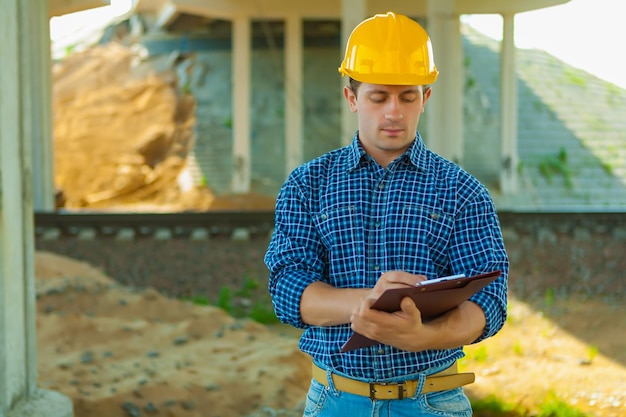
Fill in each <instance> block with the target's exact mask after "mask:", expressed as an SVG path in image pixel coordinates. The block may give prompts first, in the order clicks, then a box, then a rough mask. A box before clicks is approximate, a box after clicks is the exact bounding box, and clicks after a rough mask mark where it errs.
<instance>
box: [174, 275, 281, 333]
mask: <svg viewBox="0 0 626 417" xmlns="http://www.w3.org/2000/svg"><path fill="white" fill-rule="evenodd" d="M186 300H187V301H191V302H192V303H194V304H196V305H202V306H207V305H214V306H216V307H219V308H221V309H222V310H224V311H225V312H226V313H228V315H230V316H232V317H235V318H250V319H252V320H254V321H256V322H258V323H261V324H276V323H278V322H279V320H278V318H277V317H276V314H274V308H273V306H272V300H271V298H270V296H269V294H268V292H267V290H266V288H265V286H264V285H261V283H260V281H258V280H256V279H252V278H246V279H245V280H244V281H243V283H242V284H241V287H240V288H238V289H233V288H230V287H226V286H224V287H221V288H220V291H219V294H218V296H217V300H216V301H215V304H212V303H211V302H210V300H209V299H208V297H206V296H204V295H195V296H193V297H191V298H186Z"/></svg>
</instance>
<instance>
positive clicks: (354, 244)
mask: <svg viewBox="0 0 626 417" xmlns="http://www.w3.org/2000/svg"><path fill="white" fill-rule="evenodd" d="M313 221H314V223H315V226H316V228H317V230H318V232H319V234H320V238H321V240H322V243H323V244H324V246H325V247H326V248H327V254H328V257H329V258H330V259H329V261H330V264H331V265H332V264H333V261H338V260H340V259H346V258H349V257H352V259H354V257H355V256H356V255H357V254H358V250H359V249H358V248H359V246H360V245H359V244H358V242H362V240H363V225H362V220H361V216H359V215H358V214H357V210H356V207H355V206H354V205H345V206H338V207H333V208H329V209H327V210H324V211H321V212H319V213H316V214H315V215H314V216H313Z"/></svg>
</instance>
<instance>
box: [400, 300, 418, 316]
mask: <svg viewBox="0 0 626 417" xmlns="http://www.w3.org/2000/svg"><path fill="white" fill-rule="evenodd" d="M400 309H401V310H402V312H403V313H404V314H406V315H407V316H409V317H412V318H413V319H415V320H420V321H421V319H422V314H421V313H420V311H419V310H418V308H417V306H416V305H415V303H414V302H413V300H411V298H410V297H404V298H403V299H402V301H401V302H400Z"/></svg>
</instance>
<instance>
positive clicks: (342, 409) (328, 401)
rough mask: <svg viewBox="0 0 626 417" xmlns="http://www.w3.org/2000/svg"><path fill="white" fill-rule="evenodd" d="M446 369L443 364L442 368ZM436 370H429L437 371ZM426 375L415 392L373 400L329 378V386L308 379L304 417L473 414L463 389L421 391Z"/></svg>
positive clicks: (449, 416) (457, 416)
mask: <svg viewBox="0 0 626 417" xmlns="http://www.w3.org/2000/svg"><path fill="white" fill-rule="evenodd" d="M444 368H445V367H444ZM440 370H441V369H435V370H433V372H429V374H431V373H436V372H439V371H440ZM425 377H426V375H424V374H421V375H417V376H416V378H415V379H418V378H420V379H422V381H421V382H420V384H419V387H420V388H418V389H417V391H418V393H416V394H415V395H413V396H410V397H407V398H405V399H402V400H374V401H372V400H371V399H369V398H368V397H364V396H361V395H356V394H350V393H347V392H341V391H337V389H335V387H334V386H333V383H332V379H331V378H328V381H329V386H328V387H327V386H325V385H322V384H320V383H319V382H317V381H316V380H312V381H311V386H310V387H309V392H308V393H307V396H306V405H305V408H304V414H303V417H366V416H368V417H432V416H438V417H472V406H471V405H470V402H469V399H468V398H467V396H466V395H465V393H464V392H463V388H455V389H452V390H448V391H439V392H430V393H427V394H422V393H421V387H423V384H424V382H423V379H425Z"/></svg>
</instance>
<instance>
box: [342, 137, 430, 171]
mask: <svg viewBox="0 0 626 417" xmlns="http://www.w3.org/2000/svg"><path fill="white" fill-rule="evenodd" d="M347 149H348V155H347V158H348V160H347V163H346V170H347V171H353V170H355V169H356V168H357V167H358V166H359V163H360V162H361V160H362V159H363V158H365V157H366V156H367V154H366V153H365V150H364V149H363V147H362V146H361V143H360V142H359V132H358V131H357V132H356V133H355V134H354V137H353V138H352V142H351V143H350V145H348V148H347ZM400 158H402V160H403V161H405V162H407V163H409V162H410V163H412V164H413V165H415V167H416V168H417V169H418V170H420V171H426V169H427V158H426V145H424V141H423V140H422V137H421V135H420V134H419V132H417V133H416V135H415V140H414V141H413V143H412V144H411V146H410V147H409V149H407V151H406V152H405V153H404V155H403V156H401V157H400Z"/></svg>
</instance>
